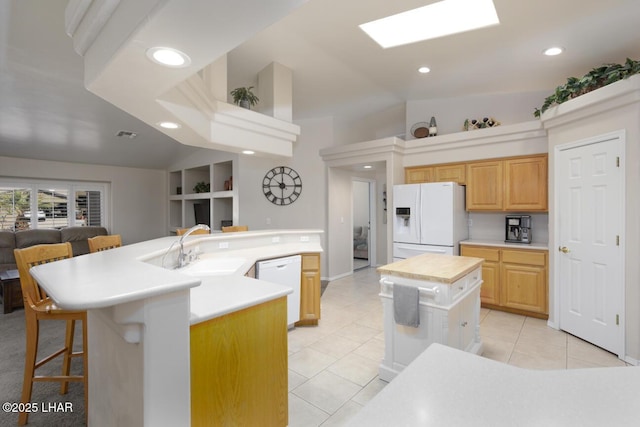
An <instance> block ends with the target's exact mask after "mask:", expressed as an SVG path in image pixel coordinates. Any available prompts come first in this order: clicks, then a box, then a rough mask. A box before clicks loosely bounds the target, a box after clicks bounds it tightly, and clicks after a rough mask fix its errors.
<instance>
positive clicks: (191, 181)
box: [169, 160, 238, 233]
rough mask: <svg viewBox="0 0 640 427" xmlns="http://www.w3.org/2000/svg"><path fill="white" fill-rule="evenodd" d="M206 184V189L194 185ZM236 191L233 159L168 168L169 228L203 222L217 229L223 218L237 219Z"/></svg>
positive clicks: (232, 220) (171, 229)
mask: <svg viewBox="0 0 640 427" xmlns="http://www.w3.org/2000/svg"><path fill="white" fill-rule="evenodd" d="M198 184H200V187H202V184H204V185H205V186H207V185H208V188H206V187H205V188H206V189H208V190H209V191H204V192H197V191H200V190H202V189H201V188H196V186H198ZM237 204H238V197H237V191H236V190H235V189H234V188H233V161H232V160H228V161H222V162H217V163H211V164H207V165H202V166H197V167H189V168H184V169H180V170H175V171H170V172H169V231H170V232H171V233H175V231H176V229H177V228H186V227H192V226H194V225H195V224H198V223H204V224H207V225H209V226H210V227H211V229H212V230H214V231H215V230H220V229H221V227H222V221H227V222H231V223H232V224H235V223H236V222H237V219H238V218H237V213H236V212H237V211H238V208H237Z"/></svg>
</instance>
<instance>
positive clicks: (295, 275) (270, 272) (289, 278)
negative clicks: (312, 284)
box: [256, 255, 302, 328]
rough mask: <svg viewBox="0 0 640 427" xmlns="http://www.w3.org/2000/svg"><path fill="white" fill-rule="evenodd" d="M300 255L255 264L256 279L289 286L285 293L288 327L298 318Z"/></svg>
mask: <svg viewBox="0 0 640 427" xmlns="http://www.w3.org/2000/svg"><path fill="white" fill-rule="evenodd" d="M301 269H302V257H301V256H300V255H293V256H288V257H284V258H276V259H269V260H266V261H259V262H258V263H257V264H256V279H260V280H266V281H267V282H273V283H278V284H280V285H285V286H289V287H291V289H292V290H293V293H291V294H289V295H287V325H288V327H289V328H292V327H293V324H294V323H295V322H297V321H298V320H300V273H301Z"/></svg>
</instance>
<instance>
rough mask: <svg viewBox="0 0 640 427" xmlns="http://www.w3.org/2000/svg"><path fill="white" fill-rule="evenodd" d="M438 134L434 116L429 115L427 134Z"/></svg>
mask: <svg viewBox="0 0 640 427" xmlns="http://www.w3.org/2000/svg"><path fill="white" fill-rule="evenodd" d="M437 134H438V126H437V125H436V118H435V117H433V116H431V121H429V136H436V135H437Z"/></svg>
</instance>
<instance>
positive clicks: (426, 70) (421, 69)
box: [418, 67, 431, 74]
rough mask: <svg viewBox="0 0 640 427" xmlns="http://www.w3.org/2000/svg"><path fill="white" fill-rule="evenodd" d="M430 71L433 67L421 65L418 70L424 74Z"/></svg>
mask: <svg viewBox="0 0 640 427" xmlns="http://www.w3.org/2000/svg"><path fill="white" fill-rule="evenodd" d="M429 71H431V68H429V67H420V68H418V72H419V73H422V74H427V73H428V72H429Z"/></svg>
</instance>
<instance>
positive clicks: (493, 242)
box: [460, 239, 549, 251]
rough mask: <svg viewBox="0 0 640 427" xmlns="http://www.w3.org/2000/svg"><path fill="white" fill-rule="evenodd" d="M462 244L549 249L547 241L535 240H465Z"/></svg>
mask: <svg viewBox="0 0 640 427" xmlns="http://www.w3.org/2000/svg"><path fill="white" fill-rule="evenodd" d="M460 244H461V245H474V246H495V247H498V248H511V249H531V250H539V251H548V250H549V245H548V244H547V243H540V242H533V243H506V242H505V241H504V240H475V239H474V240H463V241H461V242H460Z"/></svg>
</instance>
